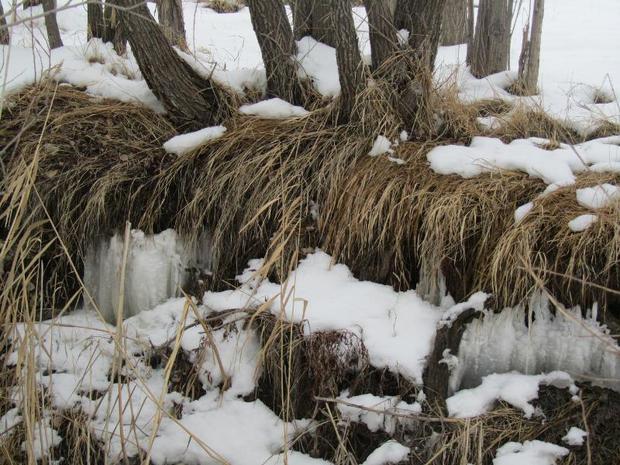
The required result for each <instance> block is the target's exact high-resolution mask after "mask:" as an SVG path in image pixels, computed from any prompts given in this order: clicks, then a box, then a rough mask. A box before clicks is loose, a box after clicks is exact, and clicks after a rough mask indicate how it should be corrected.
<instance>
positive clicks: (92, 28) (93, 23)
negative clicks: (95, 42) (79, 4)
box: [86, 0, 105, 40]
mask: <svg viewBox="0 0 620 465" xmlns="http://www.w3.org/2000/svg"><path fill="white" fill-rule="evenodd" d="M86 15H87V18H88V19H87V22H88V28H87V31H86V37H87V38H88V39H89V40H90V39H92V38H96V39H101V38H103V36H104V34H105V23H104V20H103V7H102V3H101V1H98V0H94V1H92V2H88V6H87V7H86Z"/></svg>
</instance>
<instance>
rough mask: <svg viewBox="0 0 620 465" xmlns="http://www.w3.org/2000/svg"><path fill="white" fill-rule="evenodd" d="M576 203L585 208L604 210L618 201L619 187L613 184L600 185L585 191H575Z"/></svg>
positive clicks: (619, 196) (587, 188)
mask: <svg viewBox="0 0 620 465" xmlns="http://www.w3.org/2000/svg"><path fill="white" fill-rule="evenodd" d="M576 195H577V203H578V204H579V205H581V206H582V207H585V208H591V209H593V210H597V209H599V208H605V207H606V206H608V205H609V204H610V203H611V202H613V201H614V200H616V199H620V187H618V186H614V185H613V184H601V185H599V186H594V187H586V188H585V189H577V193H576Z"/></svg>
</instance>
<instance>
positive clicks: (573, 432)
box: [562, 426, 588, 446]
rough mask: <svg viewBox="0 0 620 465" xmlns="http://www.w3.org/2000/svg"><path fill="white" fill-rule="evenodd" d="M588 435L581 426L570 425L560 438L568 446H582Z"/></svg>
mask: <svg viewBox="0 0 620 465" xmlns="http://www.w3.org/2000/svg"><path fill="white" fill-rule="evenodd" d="M587 436H588V433H587V432H585V431H584V430H582V429H581V428H577V427H576V426H571V428H570V429H569V430H568V433H566V436H564V437H563V438H562V441H564V442H565V443H566V444H568V445H569V446H583V443H584V440H585V438H586V437H587Z"/></svg>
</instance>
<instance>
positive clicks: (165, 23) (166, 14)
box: [156, 0, 187, 50]
mask: <svg viewBox="0 0 620 465" xmlns="http://www.w3.org/2000/svg"><path fill="white" fill-rule="evenodd" d="M156 4H157V19H158V20H159V24H160V26H161V27H162V29H163V30H164V34H165V35H166V37H167V38H168V40H169V41H170V43H171V44H172V45H176V46H177V47H179V48H180V49H181V50H187V41H186V39H185V22H184V21H183V4H182V3H181V0H156Z"/></svg>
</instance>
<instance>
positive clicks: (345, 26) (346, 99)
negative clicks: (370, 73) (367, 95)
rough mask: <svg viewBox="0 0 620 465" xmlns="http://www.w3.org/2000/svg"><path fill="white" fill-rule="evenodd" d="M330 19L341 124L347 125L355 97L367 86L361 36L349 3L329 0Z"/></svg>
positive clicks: (341, 0)
mask: <svg viewBox="0 0 620 465" xmlns="http://www.w3.org/2000/svg"><path fill="white" fill-rule="evenodd" d="M328 7H329V10H331V11H330V14H329V17H330V18H331V20H332V23H331V27H332V30H333V32H334V38H335V39H336V61H337V62H338V76H339V79H340V89H341V90H340V113H339V118H338V119H339V121H340V122H343V123H344V122H347V121H348V120H349V118H350V117H351V112H352V110H353V106H354V104H355V98H356V96H357V94H358V93H359V91H360V90H361V89H362V86H363V84H364V69H363V66H362V57H361V55H360V51H359V47H358V44H357V33H356V31H355V25H354V23H353V13H352V11H351V2H350V1H349V0H329V1H328Z"/></svg>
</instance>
